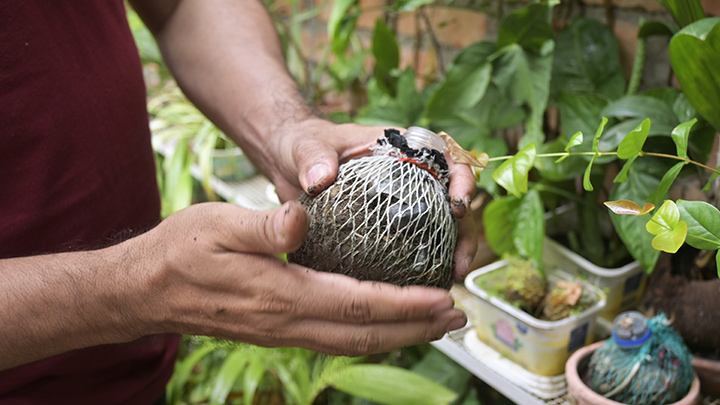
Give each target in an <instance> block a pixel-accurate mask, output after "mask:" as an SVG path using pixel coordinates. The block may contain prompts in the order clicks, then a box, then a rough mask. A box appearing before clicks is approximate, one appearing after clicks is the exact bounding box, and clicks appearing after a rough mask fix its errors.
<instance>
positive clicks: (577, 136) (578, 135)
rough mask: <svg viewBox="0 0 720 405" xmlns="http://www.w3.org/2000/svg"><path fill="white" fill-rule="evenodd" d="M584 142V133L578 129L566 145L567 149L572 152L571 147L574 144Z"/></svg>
mask: <svg viewBox="0 0 720 405" xmlns="http://www.w3.org/2000/svg"><path fill="white" fill-rule="evenodd" d="M582 143H583V134H582V132H580V131H578V132H576V133H575V135H573V136H571V137H570V140H569V141H568V143H567V145H566V146H565V151H566V152H570V148H572V147H573V146H578V145H582Z"/></svg>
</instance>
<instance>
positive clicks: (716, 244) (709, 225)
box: [677, 200, 720, 250]
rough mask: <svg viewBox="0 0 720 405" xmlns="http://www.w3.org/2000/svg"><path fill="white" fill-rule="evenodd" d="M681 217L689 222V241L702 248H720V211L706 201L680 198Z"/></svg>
mask: <svg viewBox="0 0 720 405" xmlns="http://www.w3.org/2000/svg"><path fill="white" fill-rule="evenodd" d="M677 207H678V210H679V212H680V219H682V220H683V221H685V222H686V223H687V224H688V237H687V243H688V244H689V245H690V246H692V247H694V248H696V249H702V250H715V249H718V248H720V212H719V211H718V209H717V208H715V206H713V205H711V204H708V203H706V202H704V201H686V200H678V202H677Z"/></svg>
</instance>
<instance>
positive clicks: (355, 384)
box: [329, 364, 457, 405]
mask: <svg viewBox="0 0 720 405" xmlns="http://www.w3.org/2000/svg"><path fill="white" fill-rule="evenodd" d="M329 378H331V379H330V380H329V382H330V384H331V385H332V386H333V387H335V388H336V389H338V390H340V391H343V392H346V393H348V394H350V395H354V396H357V397H359V398H364V399H367V400H370V401H373V402H377V403H381V404H389V405H395V404H397V405H405V404H418V405H420V404H428V405H435V404H437V405H439V404H449V403H451V402H452V401H454V400H455V398H456V397H457V394H456V393H455V392H453V391H450V390H449V389H447V388H445V387H443V386H442V385H440V384H438V383H436V382H434V381H431V380H429V379H427V378H425V377H422V376H421V375H419V374H416V373H413V372H412V371H409V370H405V369H402V368H399V367H393V366H387V365H380V364H358V365H352V366H348V367H345V368H343V369H341V370H339V371H338V372H337V373H335V374H334V375H332V376H329ZM399 387H402V388H401V389H399Z"/></svg>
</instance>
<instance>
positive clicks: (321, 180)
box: [294, 138, 338, 196]
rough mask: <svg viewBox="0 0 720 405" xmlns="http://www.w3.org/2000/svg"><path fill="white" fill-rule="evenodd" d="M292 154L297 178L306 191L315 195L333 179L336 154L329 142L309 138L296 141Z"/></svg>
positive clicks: (336, 161)
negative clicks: (296, 169)
mask: <svg viewBox="0 0 720 405" xmlns="http://www.w3.org/2000/svg"><path fill="white" fill-rule="evenodd" d="M294 155H295V164H296V165H297V168H298V173H299V174H298V176H299V178H298V180H300V185H301V186H302V188H303V190H304V191H305V192H306V193H308V194H310V195H312V196H316V195H318V194H319V193H320V192H321V191H323V190H325V189H326V188H328V186H330V185H331V184H332V183H333V181H335V177H336V176H337V170H338V154H337V152H336V151H335V149H334V148H333V147H332V146H330V145H329V144H327V143H325V142H322V141H320V140H317V139H312V138H309V139H306V140H304V141H302V142H300V143H298V145H297V146H296V148H295V151H294Z"/></svg>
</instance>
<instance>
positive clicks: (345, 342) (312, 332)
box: [289, 309, 467, 356]
mask: <svg viewBox="0 0 720 405" xmlns="http://www.w3.org/2000/svg"><path fill="white" fill-rule="evenodd" d="M466 323H467V317H466V316H465V314H464V313H463V312H462V311H460V310H458V309H449V310H447V311H445V312H443V313H441V314H438V315H437V316H436V317H434V318H432V319H426V320H417V321H409V322H386V323H380V324H367V325H356V324H343V323H336V322H327V321H322V320H309V321H306V320H300V321H298V324H297V325H296V326H295V327H294V328H293V329H292V331H291V332H290V333H289V335H290V339H291V340H292V343H291V344H292V345H294V346H301V347H307V348H310V349H313V350H316V351H319V352H323V353H327V354H333V355H345V356H362V355H367V354H374V353H384V352H388V351H390V350H393V349H397V348H400V347H407V346H413V345H417V344H421V343H427V342H431V341H434V340H438V339H441V338H442V337H443V336H444V335H445V334H446V333H447V332H448V331H451V330H456V329H459V328H461V327H463V326H464V325H465V324H466Z"/></svg>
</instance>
